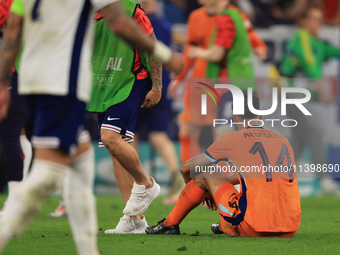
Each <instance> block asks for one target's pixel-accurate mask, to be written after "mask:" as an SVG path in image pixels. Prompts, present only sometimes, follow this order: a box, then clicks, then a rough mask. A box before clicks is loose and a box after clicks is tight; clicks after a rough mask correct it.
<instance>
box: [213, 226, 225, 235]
mask: <svg viewBox="0 0 340 255" xmlns="http://www.w3.org/2000/svg"><path fill="white" fill-rule="evenodd" d="M211 231H212V232H214V234H223V232H222V231H221V230H220V224H219V223H213V224H211Z"/></svg>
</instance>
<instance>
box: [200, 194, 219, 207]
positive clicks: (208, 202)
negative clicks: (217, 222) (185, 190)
mask: <svg viewBox="0 0 340 255" xmlns="http://www.w3.org/2000/svg"><path fill="white" fill-rule="evenodd" d="M202 205H206V206H207V207H208V209H210V210H211V211H216V210H217V206H216V203H215V201H214V198H213V197H212V195H211V194H210V193H207V195H206V196H205V199H204V201H203V202H202Z"/></svg>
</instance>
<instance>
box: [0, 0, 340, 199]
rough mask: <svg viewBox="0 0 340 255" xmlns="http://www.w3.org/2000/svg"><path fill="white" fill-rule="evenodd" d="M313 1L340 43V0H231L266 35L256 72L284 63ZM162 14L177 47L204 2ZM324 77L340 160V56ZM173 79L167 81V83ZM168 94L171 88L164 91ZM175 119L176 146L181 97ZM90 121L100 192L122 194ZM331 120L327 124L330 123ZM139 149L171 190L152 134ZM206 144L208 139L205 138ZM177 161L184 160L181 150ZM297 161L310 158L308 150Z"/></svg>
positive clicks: (162, 9)
mask: <svg viewBox="0 0 340 255" xmlns="http://www.w3.org/2000/svg"><path fill="white" fill-rule="evenodd" d="M311 2H317V3H318V4H320V6H322V8H323V11H324V18H325V19H324V21H325V24H324V25H323V27H322V29H321V31H320V37H321V38H322V39H323V40H326V41H328V42H329V43H331V44H333V45H336V46H340V29H339V25H340V1H338V0H314V1H313V0H233V1H231V3H232V4H234V5H236V6H237V7H239V8H241V9H242V10H243V11H244V12H245V13H246V14H247V15H248V17H249V18H250V20H251V22H252V23H253V25H254V27H255V30H256V32H257V33H258V34H259V36H260V37H261V38H262V39H263V40H264V41H265V43H266V45H267V47H268V54H267V59H266V60H265V61H264V62H261V61H260V60H258V59H257V58H255V57H254V67H255V73H256V76H257V78H259V79H261V78H267V77H269V76H270V73H271V70H272V67H273V66H275V65H277V64H278V63H280V61H281V57H282V52H283V49H284V47H285V44H286V42H287V40H288V38H289V37H291V36H292V34H293V32H294V31H295V30H296V28H297V27H296V20H297V18H298V17H299V16H300V15H301V14H302V13H303V12H304V10H305V9H306V8H307V7H308V5H309V4H311ZM158 3H159V10H158V14H159V15H160V16H162V17H163V18H164V19H166V20H168V21H170V22H171V23H172V24H173V25H172V34H173V43H172V47H173V48H174V49H177V50H178V51H182V50H183V47H184V45H185V43H186V42H187V37H186V30H187V25H186V23H187V19H188V15H189V14H190V13H191V12H192V11H193V10H195V9H196V8H199V4H198V2H197V0H162V1H159V2H158ZM323 73H324V77H325V78H326V79H325V80H327V82H325V85H326V86H327V90H328V91H329V92H330V93H332V94H333V97H334V99H335V101H334V103H332V104H331V105H327V106H321V108H320V111H321V112H322V113H321V115H320V116H323V117H324V119H325V122H324V123H325V125H324V126H323V130H324V133H325V134H326V135H325V138H324V145H320V146H323V147H324V148H325V153H326V155H327V160H328V163H331V164H336V163H337V164H340V157H339V155H340V114H339V107H340V97H339V92H340V90H339V85H340V84H339V79H338V78H339V77H340V67H339V60H330V61H328V62H327V63H326V64H325V65H324V69H323ZM167 85H168V84H163V86H167ZM264 89H265V88H264V87H259V94H261V93H262V94H265V91H263V90H264ZM162 96H163V97H167V95H166V94H163V95H162ZM171 111H172V115H171V119H170V120H169V123H168V130H167V132H168V135H169V137H170V138H171V139H172V140H173V141H174V142H175V144H176V148H177V152H178V151H179V144H178V120H177V115H178V114H179V113H180V112H181V111H182V103H181V99H180V98H178V99H176V100H172V102H171ZM86 124H87V127H88V129H89V130H90V132H91V135H92V139H93V144H94V147H95V152H96V182H95V192H96V193H97V194H102V193H109V194H118V193H119V190H118V187H117V185H116V182H115V177H114V173H113V169H112V161H111V158H110V156H109V153H108V152H107V150H106V149H105V148H98V146H97V141H98V140H97V139H98V127H97V120H96V116H95V115H92V114H88V115H87V118H86ZM326 124H327V125H326ZM139 141H140V143H139V155H140V159H141V162H142V164H143V166H144V168H145V169H146V171H147V173H149V174H151V175H152V176H154V177H155V179H156V180H157V182H158V183H160V184H161V185H163V189H162V192H163V194H166V193H167V186H168V184H169V182H170V174H169V171H168V169H167V167H166V164H165V163H164V162H163V160H162V159H161V157H160V156H159V155H158V154H157V152H156V151H155V149H154V148H153V147H152V146H151V145H150V143H149V141H148V140H147V134H146V133H143V132H141V133H140V134H139ZM201 143H202V144H204V146H206V145H207V144H208V145H209V141H204V139H201ZM178 161H180V159H179V156H178ZM298 162H300V163H304V162H310V155H309V152H308V150H306V151H304V153H303V157H302V158H300V159H298ZM0 176H1V177H0V192H6V166H5V157H4V153H3V149H1V150H0ZM308 177H309V178H307V179H306V178H303V179H300V188H301V189H300V191H301V195H303V196H315V195H317V194H318V192H319V186H320V185H319V181H318V179H316V178H315V177H316V176H314V175H310V176H308Z"/></svg>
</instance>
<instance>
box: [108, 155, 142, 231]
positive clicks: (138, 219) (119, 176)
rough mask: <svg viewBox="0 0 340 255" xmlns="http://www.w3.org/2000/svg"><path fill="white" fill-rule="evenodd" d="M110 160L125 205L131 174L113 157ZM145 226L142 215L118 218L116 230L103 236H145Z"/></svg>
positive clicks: (128, 193) (131, 185)
mask: <svg viewBox="0 0 340 255" xmlns="http://www.w3.org/2000/svg"><path fill="white" fill-rule="evenodd" d="M111 159H112V163H113V170H114V174H115V178H116V182H117V186H118V188H119V191H120V194H121V195H122V197H123V200H124V203H125V204H126V203H127V202H128V201H129V198H130V195H131V190H132V188H133V183H134V181H135V180H134V179H133V177H132V176H131V174H129V173H128V172H127V171H126V170H125V169H124V168H123V167H122V166H121V164H119V162H118V161H117V160H116V158H115V157H113V156H111ZM147 226H148V223H147V222H146V219H145V216H144V215H143V214H140V215H136V216H131V217H130V216H126V215H124V216H123V217H122V218H120V220H119V222H118V225H117V226H116V228H115V229H107V230H105V234H145V228H146V227H147Z"/></svg>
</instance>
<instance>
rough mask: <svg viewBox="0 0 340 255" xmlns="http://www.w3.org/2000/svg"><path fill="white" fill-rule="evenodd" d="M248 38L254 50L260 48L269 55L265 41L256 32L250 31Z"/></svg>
mask: <svg viewBox="0 0 340 255" xmlns="http://www.w3.org/2000/svg"><path fill="white" fill-rule="evenodd" d="M248 38H249V41H250V44H251V47H252V48H253V49H256V48H260V49H262V51H264V52H266V53H267V45H266V44H265V43H264V41H263V40H262V39H261V38H260V37H259V35H258V34H257V33H256V32H255V31H253V30H252V31H250V32H249V33H248Z"/></svg>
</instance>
